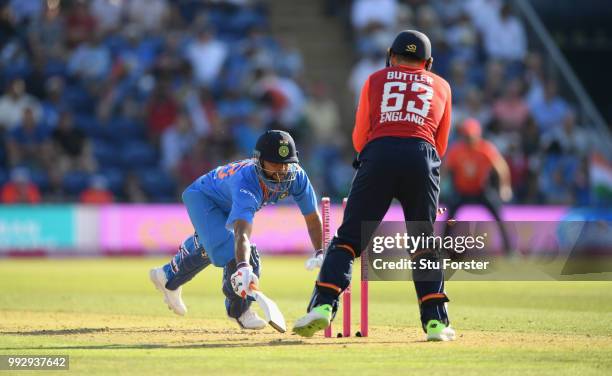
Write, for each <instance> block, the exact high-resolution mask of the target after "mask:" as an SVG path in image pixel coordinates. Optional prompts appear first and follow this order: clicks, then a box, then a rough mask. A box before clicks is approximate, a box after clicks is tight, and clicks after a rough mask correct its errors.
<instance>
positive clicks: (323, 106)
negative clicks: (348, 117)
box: [304, 82, 340, 145]
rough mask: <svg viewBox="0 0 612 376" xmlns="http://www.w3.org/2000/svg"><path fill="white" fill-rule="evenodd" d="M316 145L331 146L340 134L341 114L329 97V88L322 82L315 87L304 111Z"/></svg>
mask: <svg viewBox="0 0 612 376" xmlns="http://www.w3.org/2000/svg"><path fill="white" fill-rule="evenodd" d="M304 115H305V118H306V122H307V123H308V126H309V127H310V130H312V132H313V133H312V135H313V141H314V144H315V145H323V144H329V143H330V142H331V141H332V140H334V139H335V138H337V136H338V134H339V132H340V112H339V110H338V106H337V105H336V103H335V102H334V101H333V99H332V98H331V97H330V96H329V87H328V86H327V85H326V84H325V83H323V82H321V83H317V84H315V85H313V87H312V90H311V96H310V98H309V99H308V101H307V102H306V106H305V109H304Z"/></svg>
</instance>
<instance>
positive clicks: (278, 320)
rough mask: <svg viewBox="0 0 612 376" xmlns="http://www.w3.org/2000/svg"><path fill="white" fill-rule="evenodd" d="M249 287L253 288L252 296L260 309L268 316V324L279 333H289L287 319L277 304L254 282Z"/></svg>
mask: <svg viewBox="0 0 612 376" xmlns="http://www.w3.org/2000/svg"><path fill="white" fill-rule="evenodd" d="M249 287H250V288H251V291H252V296H253V297H254V298H255V301H256V302H257V304H259V307H260V308H261V310H262V311H263V313H264V315H265V316H266V321H268V324H270V326H271V327H273V328H274V329H276V330H277V331H279V332H281V333H285V332H286V331H287V324H286V323H285V317H284V316H283V314H282V312H281V311H280V309H278V306H277V305H276V303H274V301H273V300H272V299H270V298H268V297H267V296H266V295H265V294H264V293H263V292H261V291H260V290H259V289H258V288H257V286H256V285H255V284H254V283H253V282H251V284H250V285H249Z"/></svg>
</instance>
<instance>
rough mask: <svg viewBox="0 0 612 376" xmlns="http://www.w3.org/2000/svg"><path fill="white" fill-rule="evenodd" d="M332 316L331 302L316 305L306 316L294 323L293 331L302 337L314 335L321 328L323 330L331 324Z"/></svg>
mask: <svg viewBox="0 0 612 376" xmlns="http://www.w3.org/2000/svg"><path fill="white" fill-rule="evenodd" d="M331 318H332V307H331V305H329V304H323V305H320V306H316V307H314V308H313V309H312V310H310V312H308V313H307V314H306V316H304V317H301V318H300V319H298V320H297V321H296V322H295V325H293V333H295V334H298V335H301V336H302V337H312V336H313V335H314V334H315V333H316V332H318V331H319V330H323V329H325V328H327V327H328V326H329V324H330V323H331Z"/></svg>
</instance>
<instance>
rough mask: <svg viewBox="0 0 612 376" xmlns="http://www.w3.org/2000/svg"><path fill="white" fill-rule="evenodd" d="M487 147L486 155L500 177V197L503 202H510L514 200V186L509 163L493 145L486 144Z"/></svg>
mask: <svg viewBox="0 0 612 376" xmlns="http://www.w3.org/2000/svg"><path fill="white" fill-rule="evenodd" d="M485 145H486V149H485V150H486V155H487V157H488V158H489V160H490V161H491V165H492V166H493V169H494V170H495V173H496V174H497V176H498V177H499V196H500V197H501V199H502V200H504V201H509V200H511V199H512V185H511V179H510V168H509V167H508V163H506V160H505V159H504V157H503V156H502V155H501V154H500V153H499V151H497V148H496V147H495V146H494V145H493V144H490V143H486V144H485Z"/></svg>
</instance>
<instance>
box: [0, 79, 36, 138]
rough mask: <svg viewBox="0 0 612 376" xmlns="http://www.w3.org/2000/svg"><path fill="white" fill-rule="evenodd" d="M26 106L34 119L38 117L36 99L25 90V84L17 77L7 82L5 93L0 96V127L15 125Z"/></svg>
mask: <svg viewBox="0 0 612 376" xmlns="http://www.w3.org/2000/svg"><path fill="white" fill-rule="evenodd" d="M26 108H28V109H30V110H31V111H32V115H33V116H34V120H35V121H38V119H40V112H41V111H40V104H39V102H38V100H36V98H34V97H32V96H31V95H28V94H27V93H26V92H25V84H24V82H23V80H22V79H19V78H18V79H15V80H13V81H11V82H10V83H9V85H8V90H7V93H6V94H4V95H3V96H2V97H0V127H3V128H4V129H6V130H12V129H14V128H15V127H17V126H18V125H19V123H20V122H21V121H22V116H23V114H24V112H25V109H26Z"/></svg>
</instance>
